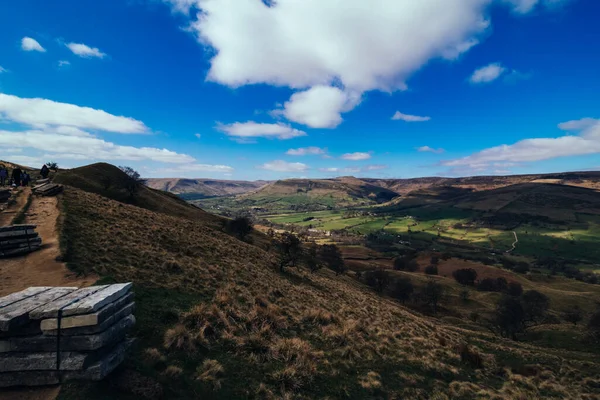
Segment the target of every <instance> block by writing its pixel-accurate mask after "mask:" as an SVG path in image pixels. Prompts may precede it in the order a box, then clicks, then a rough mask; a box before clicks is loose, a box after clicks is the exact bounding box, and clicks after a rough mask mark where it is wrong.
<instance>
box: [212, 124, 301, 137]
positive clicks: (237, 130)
mask: <svg viewBox="0 0 600 400" xmlns="http://www.w3.org/2000/svg"><path fill="white" fill-rule="evenodd" d="M217 129H218V130H220V131H221V132H223V133H225V134H226V135H228V136H233V137H236V138H243V139H253V138H269V139H282V140H285V139H293V138H295V137H299V136H306V132H304V131H301V130H298V129H294V128H292V127H291V126H290V125H287V124H282V123H277V124H263V123H257V122H253V121H248V122H235V123H233V124H228V125H226V124H218V125H217Z"/></svg>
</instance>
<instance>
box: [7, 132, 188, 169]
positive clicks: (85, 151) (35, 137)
mask: <svg viewBox="0 0 600 400" xmlns="http://www.w3.org/2000/svg"><path fill="white" fill-rule="evenodd" d="M0 146H1V147H5V146H12V147H22V148H29V149H35V150H41V151H46V152H51V153H56V154H62V158H68V156H65V155H66V154H69V155H72V157H71V159H73V157H74V158H75V159H81V160H84V159H85V160H131V161H141V160H152V161H159V162H166V163H192V162H194V161H195V160H194V158H193V157H191V156H188V155H185V154H179V153H176V152H174V151H170V150H167V149H158V148H152V147H133V146H121V145H118V144H115V143H111V142H107V141H105V140H102V139H99V138H95V137H90V136H88V137H82V136H73V135H64V134H59V133H56V132H54V131H44V130H28V131H0Z"/></svg>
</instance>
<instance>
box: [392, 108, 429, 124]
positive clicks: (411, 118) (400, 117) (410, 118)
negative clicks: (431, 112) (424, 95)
mask: <svg viewBox="0 0 600 400" xmlns="http://www.w3.org/2000/svg"><path fill="white" fill-rule="evenodd" d="M392 119H393V120H394V121H405V122H426V121H429V120H430V119H431V117H420V116H418V115H410V114H404V113H401V112H400V111H396V113H395V114H394V115H393V116H392Z"/></svg>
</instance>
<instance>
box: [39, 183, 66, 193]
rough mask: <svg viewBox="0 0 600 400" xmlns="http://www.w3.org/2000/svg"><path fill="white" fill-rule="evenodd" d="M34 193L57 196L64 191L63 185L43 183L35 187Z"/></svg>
mask: <svg viewBox="0 0 600 400" xmlns="http://www.w3.org/2000/svg"><path fill="white" fill-rule="evenodd" d="M32 190H33V193H35V194H36V195H38V196H56V195H57V194H59V193H60V192H62V191H63V185H58V184H56V183H42V184H39V185H35V186H34V187H33V189H32Z"/></svg>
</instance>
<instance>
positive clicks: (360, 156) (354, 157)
mask: <svg viewBox="0 0 600 400" xmlns="http://www.w3.org/2000/svg"><path fill="white" fill-rule="evenodd" d="M340 158H341V159H342V160H351V161H360V160H368V159H369V158H371V154H370V153H361V152H356V153H346V154H344V155H342V156H341V157H340Z"/></svg>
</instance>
